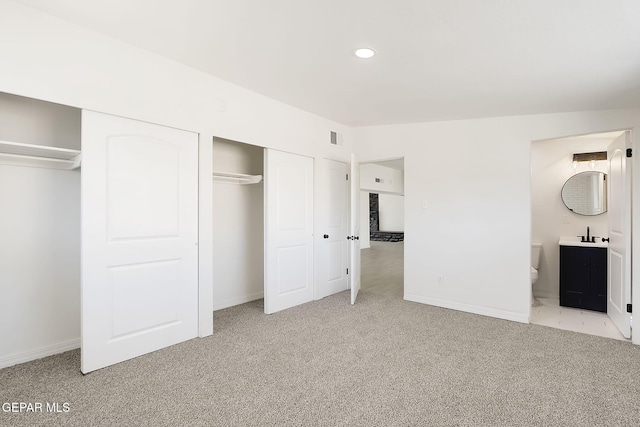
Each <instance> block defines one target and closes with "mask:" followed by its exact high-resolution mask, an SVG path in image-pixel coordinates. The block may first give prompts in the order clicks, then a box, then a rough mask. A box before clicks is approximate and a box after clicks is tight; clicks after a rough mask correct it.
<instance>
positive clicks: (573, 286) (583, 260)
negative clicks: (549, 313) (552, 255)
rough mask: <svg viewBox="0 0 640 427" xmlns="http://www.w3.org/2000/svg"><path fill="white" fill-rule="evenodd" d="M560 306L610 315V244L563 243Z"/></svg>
mask: <svg viewBox="0 0 640 427" xmlns="http://www.w3.org/2000/svg"><path fill="white" fill-rule="evenodd" d="M560 305H561V306H564V307H574V308H581V309H586V310H594V311H601V312H603V313H606V312H607V244H606V243H600V242H595V243H594V242H580V241H572V240H568V239H564V240H563V239H561V240H560Z"/></svg>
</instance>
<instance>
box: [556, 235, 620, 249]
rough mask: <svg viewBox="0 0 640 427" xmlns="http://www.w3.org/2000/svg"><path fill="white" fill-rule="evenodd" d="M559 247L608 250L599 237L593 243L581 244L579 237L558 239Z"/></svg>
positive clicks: (607, 244) (606, 243)
mask: <svg viewBox="0 0 640 427" xmlns="http://www.w3.org/2000/svg"><path fill="white" fill-rule="evenodd" d="M558 244H559V245H560V246H579V247H582V248H608V247H609V243H608V242H603V241H602V238H601V237H598V238H597V239H596V241H595V243H589V242H581V241H580V237H560V241H559V242H558Z"/></svg>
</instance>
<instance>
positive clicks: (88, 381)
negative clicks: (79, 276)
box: [0, 292, 640, 426]
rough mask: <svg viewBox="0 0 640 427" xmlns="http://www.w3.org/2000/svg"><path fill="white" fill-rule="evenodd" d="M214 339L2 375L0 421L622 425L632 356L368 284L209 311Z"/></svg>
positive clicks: (632, 377)
mask: <svg viewBox="0 0 640 427" xmlns="http://www.w3.org/2000/svg"><path fill="white" fill-rule="evenodd" d="M214 325H215V333H214V334H213V336H211V337H207V338H203V339H194V340H191V341H188V342H185V343H182V344H179V345H175V346H172V347H170V348H166V349H163V350H160V351H157V352H154V353H152V354H149V355H146V356H142V357H138V358H136V359H133V360H130V361H127V362H123V363H120V364H117V365H115V366H112V367H109V368H105V369H102V370H99V371H96V372H94V373H91V374H89V375H86V376H83V375H82V374H81V373H80V371H79V366H80V360H79V355H80V353H79V351H71V352H67V353H63V354H60V355H57V356H52V357H47V358H45V359H41V360H38V361H34V362H29V363H25V364H22V365H17V366H14V367H10V368H6V369H3V370H0V404H4V403H10V402H30V403H34V402H41V403H44V402H57V403H68V404H69V411H68V412H62V413H46V412H44V413H18V414H12V413H7V412H4V411H0V425H3V426H34V425H56V426H57V425H70V426H103V425H104V426H110V425H114V426H116V425H118V426H138V425H144V426H182V425H184V426H193V425H196V426H197V425H202V426H205V425H208V426H289V425H291V426H347V425H348V426H416V425H419V426H431V425H433V426H568V425H571V426H577V425H584V426H594V425H602V426H605V425H606V426H614V425H618V426H628V425H637V423H638V420H639V419H640V398H639V396H640V351H639V350H638V348H637V347H635V346H633V345H631V344H629V343H625V342H621V341H616V340H611V339H606V338H600V337H594V336H589V335H584V334H579V333H574V332H569V331H562V330H557V329H551V328H547V327H543V326H537V325H525V324H519V323H514V322H509V321H504V320H499V319H493V318H488V317H483V316H478V315H473V314H467V313H461V312H456V311H452V310H446V309H442V308H437V307H431V306H427V305H422V304H416V303H411V302H407V301H403V300H401V299H398V298H392V297H387V296H383V295H378V294H374V293H369V292H362V293H361V294H360V295H359V299H358V303H357V304H356V305H355V306H352V305H350V304H349V297H348V293H347V292H342V293H339V294H336V295H333V296H330V297H327V298H324V299H322V300H320V301H315V302H311V303H308V304H304V305H301V306H298V307H295V308H292V309H289V310H285V311H283V312H280V313H276V314H273V315H269V316H267V315H265V314H263V313H262V307H261V301H257V302H253V303H248V304H243V305H240V306H237V307H232V308H229V309H225V310H221V311H218V312H216V315H215V320H214Z"/></svg>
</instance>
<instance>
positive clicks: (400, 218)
mask: <svg viewBox="0 0 640 427" xmlns="http://www.w3.org/2000/svg"><path fill="white" fill-rule="evenodd" d="M360 189H361V194H360V196H361V197H360V206H361V209H360V212H361V217H360V223H361V227H360V229H361V230H368V232H366V233H364V232H363V233H361V238H360V239H361V248H362V249H361V251H362V252H361V254H362V258H361V259H362V268H361V271H362V279H361V280H362V291H363V292H371V293H376V294H381V295H386V296H390V297H393V298H403V297H404V159H402V158H399V159H390V160H381V161H375V162H368V163H362V164H361V165H360Z"/></svg>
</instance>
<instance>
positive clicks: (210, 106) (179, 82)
mask: <svg viewBox="0 0 640 427" xmlns="http://www.w3.org/2000/svg"><path fill="white" fill-rule="evenodd" d="M0 57H1V58H2V67H0V92H5V93H10V94H16V95H22V96H26V97H31V98H35V99H40V100H45V101H51V102H55V103H59V104H63V105H67V106H72V107H77V108H84V109H90V110H94V111H100V112H104V113H108V114H114V115H118V116H123V117H129V118H132V119H137V120H143V121H148V122H152V123H158V124H162V125H166V126H172V127H176V128H180V129H186V130H189V131H193V132H197V133H199V134H200V171H199V172H200V188H199V193H200V201H199V203H200V204H199V212H200V224H199V233H200V242H199V245H198V247H199V281H200V308H199V312H200V325H201V330H200V335H201V336H204V335H208V334H210V333H211V332H212V330H213V329H212V323H211V313H212V312H213V282H214V277H213V262H212V260H213V253H214V246H213V224H212V222H211V218H212V217H213V204H214V203H213V196H212V195H213V182H212V179H211V172H212V169H213V168H212V158H213V155H212V139H213V137H214V136H218V137H223V138H228V139H231V140H236V141H241V142H247V143H251V144H254V145H258V146H263V147H269V148H275V149H280V150H284V151H289V152H292V153H297V154H303V155H307V156H311V157H325V158H330V159H335V160H342V161H349V154H350V153H351V151H353V137H352V131H351V129H350V128H348V127H346V126H344V125H340V124H338V123H335V122H332V121H330V120H326V119H324V118H321V117H318V116H316V115H313V114H310V113H307V112H304V111H301V110H299V109H297V108H293V107H290V106H287V105H285V104H282V103H280V102H277V101H274V100H272V99H269V98H266V97H264V96H262V95H258V94H255V93H253V92H250V91H248V90H246V89H243V88H240V87H238V86H235V85H232V84H229V83H227V82H224V81H222V80H220V79H217V78H215V77H212V76H210V75H208V74H205V73H203V72H200V71H197V70H194V69H192V68H189V67H187V66H184V65H182V64H179V63H176V62H174V61H171V60H168V59H165V58H162V57H160V56H158V55H156V54H153V53H150V52H147V51H144V50H142V49H139V48H136V47H133V46H130V45H127V44H124V43H122V42H120V41H117V40H115V39H111V38H109V37H106V36H102V35H99V34H97V33H93V32H91V31H88V30H86V29H84V28H81V27H79V26H75V25H72V24H69V23H67V22H64V21H62V20H59V19H57V18H54V17H51V16H49V15H47V14H44V13H41V12H39V11H36V10H34V9H31V8H28V7H25V6H22V5H20V4H18V3H14V2H10V1H2V2H0ZM331 131H336V132H338V133H341V134H343V135H344V143H343V145H342V146H335V145H332V144H330V141H329V135H330V132H331ZM30 262H31V260H30ZM30 265H31V264H30ZM4 274H5V273H4V272H2V271H0V283H5V276H4ZM2 292H3V294H2V295H0V301H3V302H4V301H7V298H6V297H5V295H7V294H5V292H6V291H5V290H4V288H3V289H2ZM22 297H23V298H28V296H27V295H26V294H25V295H23V296H22ZM24 319H25V317H24V316H15V317H12V318H11V324H12V325H14V327H15V333H16V334H31V332H30V331H29V330H27V329H26V328H25V326H24ZM3 324H6V323H3ZM33 333H34V334H33V336H29V337H25V340H27V341H29V343H30V347H29V349H27V348H26V347H17V346H14V345H13V344H12V345H11V346H9V345H7V346H5V345H2V346H0V359H2V358H3V357H6V356H7V355H12V354H15V353H19V352H22V353H23V354H24V352H27V351H30V350H34V349H36V348H39V347H40V346H43V345H47V343H48V342H49V338H48V337H42V336H40V335H38V334H37V333H36V332H35V331H33ZM74 336H75V337H79V333H77V334H76V335H74ZM58 338H59V340H63V339H64V338H63V337H58Z"/></svg>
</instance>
